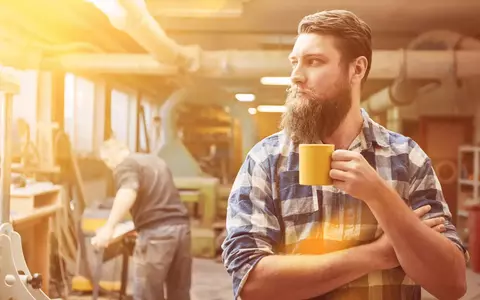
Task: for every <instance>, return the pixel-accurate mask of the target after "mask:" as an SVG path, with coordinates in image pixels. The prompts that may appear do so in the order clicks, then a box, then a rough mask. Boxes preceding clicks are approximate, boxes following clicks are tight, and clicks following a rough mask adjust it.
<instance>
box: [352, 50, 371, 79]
mask: <svg viewBox="0 0 480 300" xmlns="http://www.w3.org/2000/svg"><path fill="white" fill-rule="evenodd" d="M352 67H353V76H352V82H359V83H362V81H363V77H365V73H366V72H367V68H368V60H367V58H366V57H365V56H360V57H357V58H356V59H355V60H354V61H353V66H352Z"/></svg>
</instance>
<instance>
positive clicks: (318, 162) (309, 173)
mask: <svg viewBox="0 0 480 300" xmlns="http://www.w3.org/2000/svg"><path fill="white" fill-rule="evenodd" d="M334 150H335V145H332V144H300V146H299V156H300V157H299V165H300V166H299V169H300V178H299V183H300V184H302V185H332V179H331V178H330V168H331V167H330V164H331V162H332V153H333V151H334Z"/></svg>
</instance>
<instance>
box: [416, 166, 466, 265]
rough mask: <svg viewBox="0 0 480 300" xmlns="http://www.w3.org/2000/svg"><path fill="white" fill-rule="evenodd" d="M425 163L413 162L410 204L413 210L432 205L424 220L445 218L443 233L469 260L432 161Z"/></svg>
mask: <svg viewBox="0 0 480 300" xmlns="http://www.w3.org/2000/svg"><path fill="white" fill-rule="evenodd" d="M422 161H423V163H421V164H419V165H416V164H415V163H414V162H415V159H414V160H413V162H412V164H413V168H414V174H415V175H414V176H413V177H412V179H411V182H410V192H409V195H410V198H409V201H410V204H411V207H412V209H417V208H419V207H421V206H425V205H430V206H431V210H430V212H428V213H427V214H426V215H425V216H423V219H424V220H426V219H431V218H436V217H443V218H444V219H445V223H444V225H445V229H446V230H445V231H444V232H443V233H442V234H443V235H444V236H445V237H446V238H447V239H449V240H450V241H452V242H453V243H454V244H455V245H456V246H457V247H458V248H459V249H460V250H461V251H462V252H463V254H464V256H465V260H466V261H468V260H469V254H468V252H467V250H466V248H465V247H464V245H463V243H462V241H461V239H460V237H459V236H458V233H457V230H456V228H455V225H453V223H452V214H451V212H450V209H449V207H448V204H447V202H446V201H445V198H444V195H443V192H442V187H441V185H440V182H439V180H438V177H437V176H436V174H435V171H434V169H433V167H432V162H431V160H430V159H429V158H428V157H426V158H425V159H423V160H422Z"/></svg>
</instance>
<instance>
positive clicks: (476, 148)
mask: <svg viewBox="0 0 480 300" xmlns="http://www.w3.org/2000/svg"><path fill="white" fill-rule="evenodd" d="M458 150H459V151H460V152H479V153H480V147H479V146H472V145H463V146H460V147H458Z"/></svg>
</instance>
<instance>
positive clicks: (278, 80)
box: [260, 77, 291, 85]
mask: <svg viewBox="0 0 480 300" xmlns="http://www.w3.org/2000/svg"><path fill="white" fill-rule="evenodd" d="M260 82H261V83H262V84H263V85H290V84H291V80H290V77H262V78H260Z"/></svg>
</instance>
